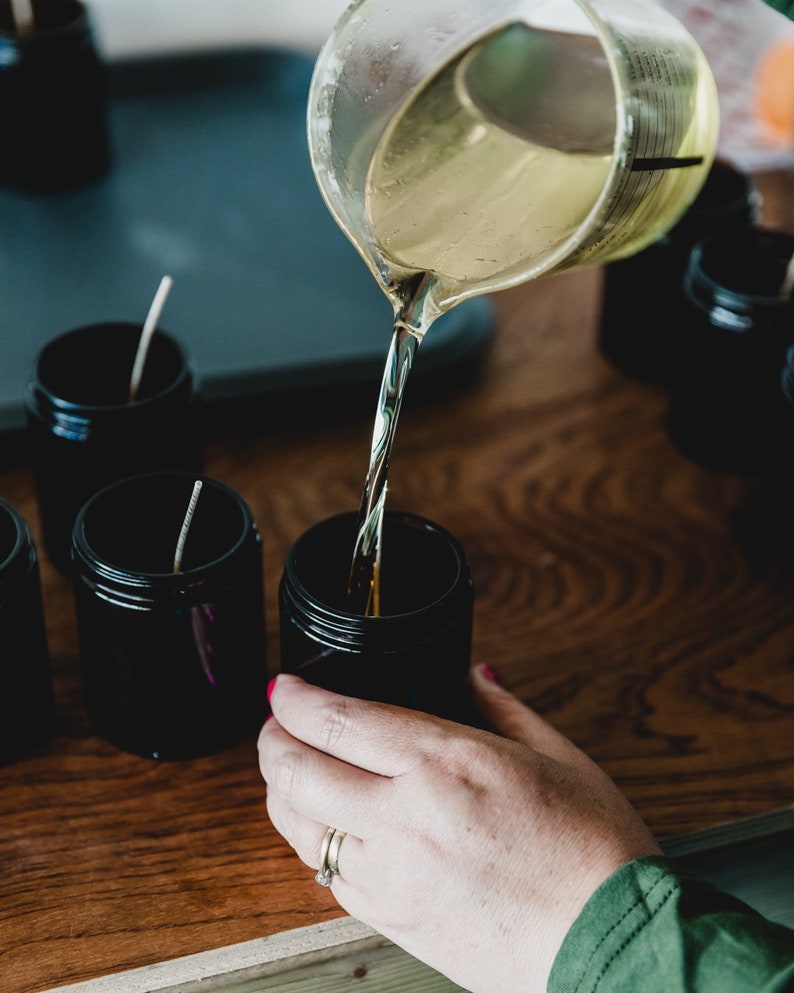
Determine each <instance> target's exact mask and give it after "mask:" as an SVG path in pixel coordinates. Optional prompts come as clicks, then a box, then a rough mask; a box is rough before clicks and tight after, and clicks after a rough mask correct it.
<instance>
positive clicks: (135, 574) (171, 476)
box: [73, 472, 268, 759]
mask: <svg viewBox="0 0 794 993" xmlns="http://www.w3.org/2000/svg"><path fill="white" fill-rule="evenodd" d="M197 478H198V479H200V480H201V482H202V489H201V493H200V497H199V499H198V502H197V503H196V507H195V512H194V514H193V517H192V521H191V522H190V526H189V530H188V533H187V540H186V542H185V546H184V557H183V558H182V561H181V568H180V569H179V570H178V571H176V572H175V571H174V569H173V560H174V553H175V548H176V545H177V543H178V540H179V534H180V532H181V529H182V524H183V522H184V517H185V513H186V510H187V508H188V506H189V503H190V498H191V493H192V490H193V486H194V483H195V482H196V479H197ZM73 545H74V553H73V554H74V569H73V584H74V596H75V608H76V616H77V626H78V634H79V644H80V659H81V665H82V671H83V682H84V690H85V699H86V706H87V709H88V713H89V716H90V719H91V723H92V726H93V728H94V730H95V732H96V733H97V734H99V735H100V736H101V737H104V738H106V739H107V740H108V741H110V742H112V743H113V744H115V745H116V746H117V747H119V748H121V749H123V750H126V751H130V752H134V753H136V754H139V755H145V756H150V757H153V758H159V759H185V758H193V757H196V756H199V755H206V754H209V753H212V752H217V751H219V750H221V749H224V748H226V747H228V746H230V745H232V744H234V743H235V742H238V741H240V740H242V739H243V738H245V737H247V736H249V735H253V734H255V733H256V732H257V731H258V729H259V727H260V726H261V725H262V723H263V722H264V719H265V717H266V716H267V681H268V676H267V666H266V660H265V622H264V606H263V566H262V539H261V536H260V534H259V531H258V529H257V527H256V524H255V521H254V518H253V516H252V514H251V510H250V508H249V507H248V505H247V503H246V502H245V501H244V500H243V498H242V497H241V496H240V495H239V494H238V493H236V492H235V491H234V490H233V489H231V488H230V487H228V486H226V485H225V484H223V483H221V482H219V481H218V480H215V479H210V478H208V477H206V476H201V477H195V476H194V475H192V474H190V473H181V472H160V473H146V474H143V475H139V476H133V477H129V478H127V479H123V480H120V481H118V482H116V483H113V484H111V485H110V486H108V487H106V488H105V489H103V490H101V491H100V492H99V493H97V494H96V495H95V496H94V497H92V498H91V500H89V501H88V503H87V504H86V505H85V506H84V507H83V508H82V509H81V511H80V513H79V514H78V517H77V520H76V522H75V527H74V539H73Z"/></svg>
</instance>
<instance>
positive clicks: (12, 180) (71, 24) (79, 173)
mask: <svg viewBox="0 0 794 993" xmlns="http://www.w3.org/2000/svg"><path fill="white" fill-rule="evenodd" d="M32 10H33V24H32V26H30V27H29V29H23V30H19V29H18V28H17V27H16V26H15V25H14V24H13V22H12V18H11V8H8V9H5V10H4V11H3V12H2V13H0V183H3V184H5V185H7V186H10V187H14V188H19V189H21V190H25V191H28V192H31V193H46V192H55V191H60V190H64V189H68V188H70V187H73V186H79V185H82V184H84V183H87V182H89V181H91V180H95V179H97V178H98V177H100V176H101V175H102V174H103V173H105V172H106V170H107V169H108V166H109V164H110V158H111V155H110V140H109V136H108V112H107V93H106V81H105V74H104V69H103V65H102V63H101V60H100V57H99V55H98V52H97V48H96V44H95V40H94V34H93V28H92V24H91V19H90V17H89V13H88V9H87V7H86V6H85V4H83V3H82V2H80V0H32Z"/></svg>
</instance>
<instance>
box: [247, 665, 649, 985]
mask: <svg viewBox="0 0 794 993" xmlns="http://www.w3.org/2000/svg"><path fill="white" fill-rule="evenodd" d="M489 675H490V672H489V670H488V669H487V668H486V667H480V668H479V669H478V670H475V671H474V672H473V674H472V683H473V688H474V693H475V700H476V702H477V704H478V706H479V708H480V709H481V711H482V713H483V716H484V718H485V720H486V722H487V723H488V725H489V726H491V727H494V728H495V729H496V730H497V731H498V732H500V734H502V735H505V736H506V737H500V736H499V735H497V734H491V733H489V732H486V731H481V730H475V729H473V728H469V727H464V726H461V725H458V724H453V723H450V722H448V721H443V720H440V719H438V718H435V717H431V716H429V715H427V714H423V713H419V712H416V711H409V710H403V709H401V708H398V707H390V706H386V705H383V704H374V703H368V702H365V701H362V700H357V699H353V698H350V697H343V696H338V695H336V694H333V693H329V692H327V691H325V690H321V689H318V688H317V687H314V686H310V685H309V684H307V683H304V682H303V681H302V680H301V679H299V678H297V677H296V676H289V675H281V676H279V677H278V678H277V679H276V681H275V684H274V686H273V688H272V695H271V701H270V702H271V707H272V710H273V718H272V719H269V720H268V722H267V723H266V724H265V726H264V728H263V729H262V732H261V734H260V736H259V758H260V768H261V770H262V775H263V777H264V779H265V781H266V783H267V807H268V813H269V815H270V819H271V821H272V822H273V825H274V826H275V828H276V829H277V830H278V831H279V832H280V833H281V834H282V835H283V836H284V838H285V839H286V840H287V841H288V842H289V844H290V845H292V847H293V848H294V849H295V851H296V852H297V854H298V855H299V856H300V858H301V859H302V860H303V861H304V862H305V863H306V865H307V866H310V867H311V868H312V869H315V870H316V869H317V868H318V866H319V863H320V847H321V844H322V840H323V837H324V835H325V832H326V829H327V827H328V826H329V825H331V826H333V827H335V828H338V829H339V830H341V831H346V832H347V837H346V838H345V839H344V840H343V842H342V846H341V849H340V851H339V872H340V875H338V876H335V877H334V879H333V882H332V892H333V894H334V896H335V897H336V899H337V901H338V902H339V904H340V905H341V906H342V907H343V908H344V909H345V910H346V911H347V912H348V913H349V914H351V915H352V916H353V917H355V918H357V919H359V920H361V921H363V922H364V923H366V924H368V925H370V926H371V927H373V928H375V930H377V931H379V932H380V933H381V934H383V935H385V936H386V937H387V938H389V939H390V940H392V941H393V942H394V943H395V944H397V945H399V946H400V947H401V948H403V949H405V950H406V951H407V952H409V953H410V954H411V955H413V956H414V957H416V958H418V959H420V960H421V961H423V962H425V963H427V964H428V965H430V966H431V967H433V968H434V969H437V970H438V971H440V972H442V973H443V974H444V975H446V976H448V977H449V978H450V979H452V980H453V981H454V982H456V983H458V984H459V985H461V986H463V987H464V988H465V989H467V990H471V991H473V993H541V991H545V990H546V984H547V980H548V977H549V973H550V971H551V967H552V964H553V962H554V958H555V956H556V954H557V951H558V950H559V947H560V945H561V943H562V940H563V938H564V937H565V935H566V933H567V931H568V929H569V928H570V926H571V924H572V923H573V921H574V920H575V919H576V917H577V916H578V914H579V912H580V911H581V909H582V908H583V906H584V904H585V902H586V901H587V900H588V898H589V897H590V896H591V894H592V893H593V892H594V891H595V890H596V889H597V888H598V886H599V885H600V884H601V883H602V882H603V881H604V880H605V879H606V878H607V877H608V876H610V875H611V874H612V873H613V872H615V871H616V870H617V869H618V868H620V866H622V865H623V864H625V863H626V862H628V861H630V860H631V859H634V858H639V857H641V856H644V855H653V854H659V852H660V849H659V847H658V845H657V844H656V842H655V841H654V839H653V837H652V836H651V835H650V833H649V832H648V830H647V828H646V827H645V825H644V824H643V822H642V821H641V820H640V818H639V816H638V815H637V814H636V813H635V812H634V810H633V809H632V808H631V807H630V806H629V804H628V803H627V801H626V800H625V799H624V798H623V796H622V795H621V794H620V792H619V791H618V789H617V787H616V786H615V785H614V783H613V782H612V781H611V780H610V779H609V778H608V777H607V776H606V774H605V773H604V772H602V771H601V770H600V769H599V768H598V766H596V765H595V764H594V763H593V762H592V761H591V760H590V759H588V758H587V756H585V755H584V754H583V753H582V752H581V751H579V749H577V748H576V747H575V746H574V745H573V744H572V743H571V742H570V741H568V740H567V739H566V738H564V737H563V736H562V735H560V734H558V733H557V732H556V731H555V730H554V729H553V728H552V727H551V726H550V725H549V724H547V723H546V722H545V721H544V720H543V719H542V718H541V717H539V716H538V715H537V714H536V713H534V711H532V710H530V709H528V708H527V707H525V706H524V705H523V704H522V703H521V702H520V701H519V700H517V699H516V698H515V697H514V696H512V695H511V694H510V693H508V692H507V691H505V690H503V689H502V688H500V687H499V686H498V685H497V684H496V683H495V682H494V681H493V679H492V678H489Z"/></svg>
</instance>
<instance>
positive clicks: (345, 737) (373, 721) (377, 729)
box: [270, 673, 445, 777]
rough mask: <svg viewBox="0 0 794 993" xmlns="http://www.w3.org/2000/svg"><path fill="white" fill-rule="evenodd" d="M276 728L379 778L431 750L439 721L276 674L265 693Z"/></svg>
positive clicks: (395, 773)
mask: <svg viewBox="0 0 794 993" xmlns="http://www.w3.org/2000/svg"><path fill="white" fill-rule="evenodd" d="M270 707H271V710H272V711H273V714H274V715H275V717H276V719H277V720H278V722H279V724H280V725H281V726H282V727H283V728H285V729H286V730H287V731H289V733H290V734H291V735H292V736H293V737H294V738H298V739H299V740H300V741H303V742H305V743H306V744H307V745H311V746H312V747H313V748H316V749H318V750H319V751H321V752H326V753H327V754H328V755H333V756H334V757H335V758H338V759H342V761H344V762H349V763H350V764H351V765H356V766H358V767H359V768H361V769H366V770H367V771H368V772H374V773H376V774H377V775H379V776H390V777H394V776H401V775H404V774H405V773H406V772H408V771H409V770H410V769H411V768H412V767H413V766H414V765H416V762H417V759H418V758H420V757H421V756H422V755H424V754H426V752H427V751H428V750H429V749H430V748H434V746H435V744H436V743H437V742H438V739H439V737H440V736H441V733H442V729H443V725H444V724H445V722H444V721H442V720H441V719H440V718H436V717H431V716H430V715H429V714H424V713H422V712H420V711H415V710H406V709H404V708H402V707H393V706H390V705H389V704H385V703H373V702H371V701H369V700H359V699H357V698H355V697H348V696H341V695H340V694H338V693H332V692H330V691H329V690H324V689H321V688H320V687H319V686H313V685H311V684H310V683H307V682H305V681H304V680H303V679H301V678H300V677H299V676H293V675H291V674H289V673H280V674H279V675H278V676H276V678H275V680H274V682H273V684H272V686H271V694H270Z"/></svg>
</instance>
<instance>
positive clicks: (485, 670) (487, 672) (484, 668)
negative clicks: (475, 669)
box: [480, 663, 499, 686]
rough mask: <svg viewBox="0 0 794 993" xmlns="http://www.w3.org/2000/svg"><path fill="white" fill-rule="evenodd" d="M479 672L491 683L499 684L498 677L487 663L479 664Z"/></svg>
mask: <svg viewBox="0 0 794 993" xmlns="http://www.w3.org/2000/svg"><path fill="white" fill-rule="evenodd" d="M480 672H481V673H482V674H483V676H485V678H486V679H488V680H490V681H491V682H492V683H496V685H497V686H498V685H499V677H498V676H497V675H496V673H495V672H494V670H493V669H492V668H491V667H490V666H489V665H488V664H487V663H485V664H483V665H481V666H480Z"/></svg>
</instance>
